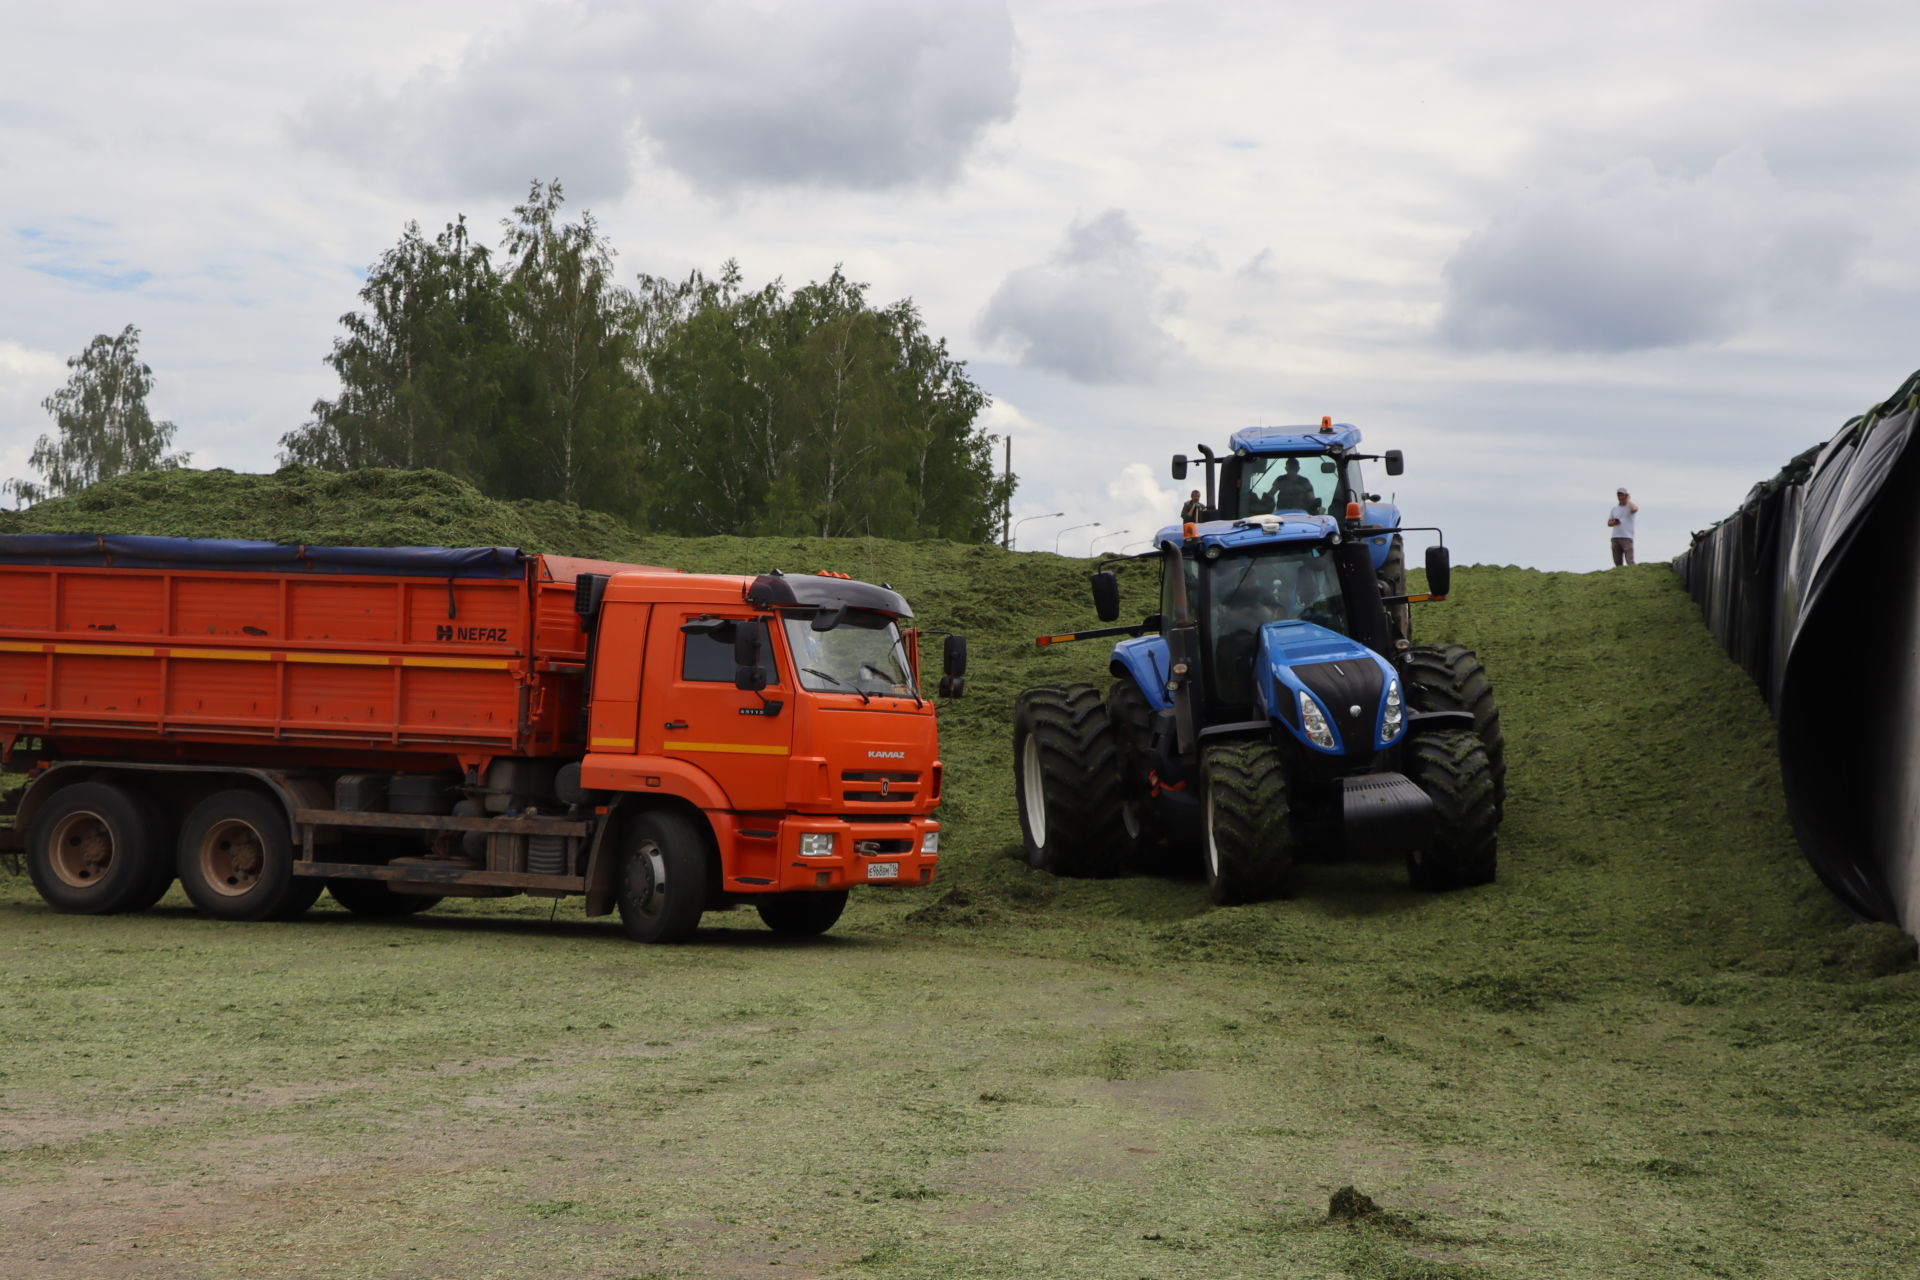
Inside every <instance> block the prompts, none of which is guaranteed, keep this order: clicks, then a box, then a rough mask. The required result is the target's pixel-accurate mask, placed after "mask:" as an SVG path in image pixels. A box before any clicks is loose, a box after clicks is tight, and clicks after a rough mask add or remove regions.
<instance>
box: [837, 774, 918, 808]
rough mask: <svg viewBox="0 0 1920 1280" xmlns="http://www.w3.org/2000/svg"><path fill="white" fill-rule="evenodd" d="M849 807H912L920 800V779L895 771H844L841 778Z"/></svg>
mask: <svg viewBox="0 0 1920 1280" xmlns="http://www.w3.org/2000/svg"><path fill="white" fill-rule="evenodd" d="M840 782H841V784H842V786H844V787H845V788H846V789H845V790H844V791H842V792H841V793H840V795H841V799H843V800H845V801H847V802H848V803H849V804H900V805H906V804H912V803H913V802H914V801H915V800H917V799H918V798H919V794H920V775H919V773H917V772H909V771H906V770H898V769H847V770H845V771H843V772H842V773H841V774H840Z"/></svg>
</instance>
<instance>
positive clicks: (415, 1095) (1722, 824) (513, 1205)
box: [0, 471, 1920, 1280]
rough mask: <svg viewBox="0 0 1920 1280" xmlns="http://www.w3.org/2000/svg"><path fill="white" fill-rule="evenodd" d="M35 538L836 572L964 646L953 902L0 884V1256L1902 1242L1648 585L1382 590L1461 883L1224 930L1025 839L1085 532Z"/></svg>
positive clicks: (885, 897) (692, 1265)
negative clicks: (123, 904)
mask: <svg viewBox="0 0 1920 1280" xmlns="http://www.w3.org/2000/svg"><path fill="white" fill-rule="evenodd" d="M116 492H117V493H118V494H119V496H118V497H117V498H115V499H114V501H112V502H107V501H105V499H106V498H107V497H112V496H113V494H114V493H116ZM294 493H301V494H304V495H305V498H304V500H303V501H302V502H295V501H294V500H293V499H292V498H291V497H290V496H289V495H291V494H294ZM89 502H92V503H93V504H94V505H92V506H91V507H89V506H86V505H85V504H87V503H89ZM276 508H279V509H278V510H276ZM50 531H64V532H137V533H165V534H175V535H188V536H227V537H235V536H240V537H274V538H279V539H281V540H288V541H307V542H315V543H322V542H331V543H342V544H361V545H367V544H376V543H386V544H420V543H448V544H454V545H474V544H504V545H521V546H526V547H528V548H529V549H537V550H549V551H559V552H570V553H574V554H585V555H592V556H597V557H603V558H616V559H631V560H635V561H640V562H645V563H654V564H665V565H672V566H677V567H681V568H686V569H692V570H716V571H727V572H754V571H761V570H765V569H770V568H775V567H779V568H783V569H785V570H787V571H789V572H810V571H812V570H815V569H833V570H836V571H841V572H847V573H851V574H853V575H854V576H856V577H860V578H865V579H868V580H872V581H886V582H890V583H891V584H892V585H893V586H894V587H896V588H897V589H899V590H900V591H901V592H903V593H904V594H905V595H906V596H907V598H908V599H909V600H910V601H912V602H913V604H914V607H915V609H916V612H917V613H918V615H919V621H920V623H921V624H922V625H923V626H925V627H927V628H928V629H929V630H932V631H943V630H953V631H961V632H964V633H966V634H967V635H968V637H969V639H970V642H971V647H972V666H971V669H970V672H969V677H968V694H967V697H966V698H965V699H963V700H962V701H960V702H958V703H954V704H950V705H948V706H946V707H944V708H943V709H942V712H941V726H942V750H943V755H944V758H945V760H946V764H947V771H948V772H947V777H948V786H947V802H946V805H945V807H944V808H943V809H942V812H941V817H942V820H943V823H944V825H945V831H946V834H945V836H944V838H943V846H942V847H943V853H944V855H945V856H944V858H943V866H942V870H941V875H940V880H939V882H938V883H936V884H935V885H934V886H932V887H930V888H927V889H911V890H900V891H892V892H887V891H878V890H872V891H863V892H861V893H858V894H856V895H855V898H854V905H853V906H852V908H850V910H849V912H848V916H847V918H846V919H845V920H844V921H843V922H842V924H841V925H840V926H838V927H837V928H836V930H835V931H834V933H832V934H830V935H828V936H827V937H825V938H822V939H818V940H808V941H804V942H796V941H791V940H784V939H780V938H776V937H775V936H774V935H772V934H769V933H768V932H766V931H765V930H763V929H762V928H761V927H760V926H759V923H758V921H757V919H756V918H755V917H753V916H752V914H751V913H750V912H733V913H717V914H713V915H710V916H708V917H707V921H706V928H705V929H704V930H703V932H702V935H701V937H700V938H699V940H698V941H697V942H695V943H694V944H693V945H690V946H687V947H680V948H659V947H655V948H647V947H637V946H633V945H630V944H627V943H625V942H623V941H622V940H621V939H620V937H619V935H618V932H617V929H616V928H615V927H614V926H613V925H611V924H610V923H608V922H606V921H588V920H585V919H584V918H583V917H582V916H581V915H580V910H579V905H578V902H577V901H569V902H562V903H560V904H558V905H557V906H556V905H555V904H553V903H548V902H539V901H535V900H531V899H506V900H502V901H498V902H481V903H469V904H464V905H462V904H449V905H447V906H446V907H444V908H441V909H436V910H435V911H434V912H433V913H431V914H429V915H427V916H424V917H420V918H417V919H415V920H412V921H407V922H396V923H375V922H367V921H361V920H356V919H353V918H350V917H348V916H347V915H346V914H345V913H344V912H342V911H339V910H338V909H336V908H334V907H333V906H332V905H331V902H330V900H329V899H323V900H322V903H321V905H320V906H319V907H317V908H316V909H315V910H314V911H313V912H311V913H310V914H309V915H308V916H307V917H306V918H304V919H303V920H300V921H297V922H291V923H283V924H261V925H236V924H222V923H216V922H212V921H206V920H202V919H199V918H198V917H196V916H195V915H194V914H193V913H192V911H191V910H190V909H189V908H188V906H187V905H186V903H185V900H184V898H183V897H182V896H181V895H180V894H179V892H178V891H177V890H176V891H175V892H174V893H173V894H172V895H170V896H169V897H168V898H167V899H166V900H165V901H164V902H163V903H162V904H161V905H160V906H159V907H158V908H157V909H156V910H154V911H152V912H149V913H146V914H144V915H140V916H132V917H108V918H87V917H70V916H60V915H56V914H54V913H53V912H51V911H49V910H47V909H46V908H45V907H44V906H43V905H42V904H41V903H40V901H39V899H38V898H37V897H36V896H35V895H34V894H33V893H32V890H31V888H30V886H29V885H28V884H27V882H26V881H25V879H24V878H16V877H8V876H4V875H0V974H4V983H5V995H4V999H3V1000H0V1009H3V1010H4V1024H3V1029H4V1031H5V1032H6V1043H7V1046H8V1047H7V1049H6V1051H5V1052H4V1053H0V1210H4V1212H3V1213H0V1273H4V1274H7V1275H10V1276H11V1275H19V1276H48V1277H54V1276H57V1277H83V1276H101V1277H107V1276H114V1277H118V1276H129V1275H139V1276H165V1277H207V1278H208V1280H216V1278H230V1277H243V1276H244V1277H252V1276H276V1277H277V1276H289V1275H294V1276H302V1277H306V1276H312V1277H343V1278H344V1277H364V1276H400V1277H459V1278H460V1280H478V1278H489V1277H533V1276H541V1277H545V1276H554V1275H565V1276H569V1277H605V1278H607V1280H616V1278H633V1277H649V1278H661V1277H682V1276H686V1277H731V1276H740V1275H755V1276H775V1277H777V1276H833V1277H876V1278H886V1280H895V1278H900V1280H904V1278H907V1277H968V1276H979V1277H988V1276H992V1277H1001V1276H1005V1277H1015V1276H1018V1277H1031V1276H1048V1277H1056V1276H1057V1277H1102V1278H1105V1277H1134V1276H1140V1277H1155V1278H1159V1277H1208V1278H1210V1280H1211V1278H1214V1277H1230V1276H1249V1277H1251V1276H1259V1277H1302V1278H1305V1277H1358V1278H1363V1280H1470V1278H1483V1277H1506V1276H1527V1277H1562V1276H1564V1277H1621V1276H1632V1277H1682V1276H1685V1277H1696V1276H1727V1277H1809V1276H1829V1275H1841V1274H1845V1275H1848V1276H1858V1277H1884V1278H1885V1280H1895V1278H1896V1277H1907V1276H1910V1275H1912V1274H1913V1259H1914V1257H1915V1256H1920V1226H1916V1222H1917V1220H1920V1180H1916V1178H1915V1175H1914V1170H1915V1168H1916V1165H1917V1163H1920V1159H1917V1158H1920V1102H1916V1101H1915V1098H1916V1094H1915V1093H1914V1090H1913V1085H1912V1081H1913V1078H1914V1072H1915V1069H1916V1064H1920V1017H1917V1016H1916V1015H1920V974H1916V972H1915V970H1914V967H1913V959H1912V944H1911V941H1910V940H1909V939H1906V938H1905V936H1904V935H1901V934H1899V933H1898V931H1897V930H1892V929H1889V928H1886V927H1884V926H1849V925H1848V923H1847V921H1846V919H1845V918H1844V916H1843V915H1842V914H1841V912H1840V911H1839V910H1838V908H1837V907H1836V906H1835V905H1834V904H1833V903H1832V901H1831V900H1830V899H1829V898H1828V897H1827V895H1826V894H1825V893H1824V891H1823V890H1821V888H1820V887H1819V885H1818V884H1817V882H1816V881H1815V880H1814V878H1813V876H1812V875H1811V873H1810V872H1809V871H1808V870H1807V868H1806V867H1805V865H1804V863H1803V861H1802V860H1801V858H1800V856H1799V853H1798V851H1797V849H1796V848H1795V846H1794V843H1793V840H1792V836H1791V833H1790V830H1789V828H1788V824H1787V821H1786V816H1785V810H1784V805H1783V802H1782V799H1781V794H1780V788H1779V783H1778V777H1777V769H1776V766H1775V761H1774V744H1773V736H1772V725H1771V722H1770V721H1769V720H1768V718H1767V716H1766V712H1765V709H1764V708H1763V706H1762V705H1761V702H1760V699H1759V697H1758V696H1757V694H1756V692H1755V691H1754V690H1753V688H1752V687H1751V686H1750V685H1749V684H1748V682H1747V681H1746V679H1745V677H1744V676H1742V675H1741V674H1740V673H1739V671H1738V670H1737V669H1735V668H1734V667H1733V665H1732V664H1731V663H1730V662H1729V661H1728V660H1727V659H1726V658H1725V657H1724V655H1723V654H1722V653H1721V652H1720V651H1719V650H1718V649H1717V648H1716V647H1715V646H1714V644H1713V642H1712V641H1711V639H1710V638H1709V637H1708V636H1707V634H1706V632H1705V630H1704V628H1703V627H1702V626H1701V624H1700V621H1699V617H1698V614H1697V612H1696V610H1695V609H1694V607H1693V606H1692V604H1691V603H1690V602H1689V601H1688V600H1687V598H1686V597H1685V595H1684V594H1683V593H1682V592H1681V590H1680V588H1679V586H1678V584H1677V582H1676V581H1675V579H1674V577H1673V575H1672V574H1671V573H1670V572H1669V571H1668V570H1667V569H1665V568H1664V567H1662V566H1657V565H1643V566H1640V567H1638V568H1635V569H1630V570H1617V571H1614V572H1610V573H1599V574H1586V575H1573V574H1549V573H1539V572H1534V571H1531V570H1522V569H1514V568H1501V567H1495V566H1484V565H1482V566H1470V567H1466V568H1462V569H1460V570H1458V571H1457V572H1456V575H1455V589H1454V593H1453V595H1452V597H1451V599H1450V600H1449V601H1448V602H1446V603H1444V604H1439V605H1431V606H1425V607H1420V608H1417V609H1416V611H1415V614H1414V619H1415V623H1414V625H1415V632H1416V638H1417V639H1420V640H1451V641H1458V642H1460V643H1464V644H1468V645H1471V646H1473V647H1474V648H1475V649H1476V650H1478V651H1479V653H1480V654H1481V656H1482V657H1483V658H1484V659H1485V661H1486V664H1487V666H1488V668H1489V670H1490V671H1491V673H1492V675H1493V679H1494V682H1495V687H1496V689H1497V691H1498V694H1499V698H1500V704H1501V707H1502V710H1503V715H1504V718H1505V725H1506V730H1507V735H1508V742H1509V752H1508V754H1509V760H1510V762H1511V770H1512V772H1511V776H1510V794H1509V802H1508V813H1507V822H1506V826H1505V828H1504V830H1503V832H1502V838H1501V874H1500V879H1499V881H1498V883H1496V884H1494V885H1491V886H1487V887H1484V888H1479V889H1474V890H1469V891H1465V892H1460V893H1453V894H1444V895H1429V894H1420V893H1415V892H1413V891H1411V890H1410V889H1408V888H1407V887H1406V885H1405V875H1404V871H1403V870H1402V869H1401V868H1399V867H1397V866H1388V865H1379V866H1375V865H1333V866H1327V865H1317V866H1310V867H1307V868H1306V869H1305V871H1304V873H1303V875H1302V876H1301V878H1300V882H1299V885H1298V889H1297V891H1296V893H1295V894H1294V896H1293V897H1291V898H1290V899H1288V900H1286V901H1281V902H1269V903H1262V904H1259V905H1255V906H1248V907H1239V908H1232V909H1224V910H1223V909H1216V908H1212V907H1210V906H1209V905H1208V904H1207V902H1206V895H1205V892H1204V890H1203V888H1202V886H1201V885H1200V883H1199V881H1198V880H1197V879H1196V878H1193V877H1191V876H1188V877H1178V876H1176V877H1171V878H1156V877H1132V878H1123V879H1115V880H1100V881H1064V880H1055V879H1053V878H1051V877H1047V876H1044V875H1041V874H1039V873H1035V872H1032V871H1029V870H1027V869H1026V868H1025V867H1024V865H1023V864H1022V863H1021V862H1020V861H1019V860H1018V857H1017V855H1018V849H1019V830H1018V825H1017V822H1016V818H1015V813H1014V805H1013V789H1012V764H1011V752H1010V745H1009V734H1008V722H1009V717H1010V713H1011V708H1012V703H1013V699H1014V696H1015V695H1016V693H1017V692H1018V691H1019V690H1020V689H1022V688H1024V687H1027V686H1029V685H1031V684H1036V683H1042V682H1046V681H1052V680H1061V679H1086V680H1093V681H1095V682H1098V683H1104V682H1105V679H1106V654H1107V651H1108V646H1107V645H1106V644H1104V643H1097V642H1090V643H1084V644H1077V645H1069V646H1064V647H1060V648H1055V649H1050V650H1043V649H1038V648H1036V647H1035V646H1034V644H1033V636H1034V635H1036V634H1039V633H1041V632H1052V631H1059V630H1064V629H1070V628H1076V627H1089V626H1093V625H1096V623H1095V620H1094V618H1093V616H1092V608H1091V603H1090V600H1089V597H1088V594H1087V590H1086V572H1087V570H1088V569H1089V567H1090V565H1089V563H1088V562H1081V561H1068V560H1063V559H1060V558H1057V557H1054V556H1050V555H1044V554H1036V555H1009V554H1006V553H1003V552H1000V551H998V550H996V549H993V548H988V547H971V546H959V545H955V544H950V543H889V542H882V541H877V540H840V541H830V542H829V541H820V540H794V539H735V538H706V539H672V538H662V537H650V536H638V535H634V534H632V533H631V532H629V531H627V530H625V529H623V528H622V527H621V526H619V525H618V524H616V523H615V522H613V521H610V520H607V519H605V518H604V517H598V516H591V515H584V514H582V513H577V512H572V511H570V510H567V509H565V508H554V507H552V505H551V504H545V505H543V506H541V507H537V508H536V507H531V506H528V505H515V504H501V503H491V502H489V501H488V500H486V499H485V498H483V497H481V496H480V495H478V494H475V493H473V491H472V490H470V489H468V488H466V486H464V485H461V484H460V483H459V482H458V481H454V480H451V479H449V478H447V477H444V476H436V475H434V474H432V473H398V472H386V473H358V474H355V475H348V476H332V475H328V474H326V473H320V472H311V471H288V472H282V473H280V474H279V475H276V476H267V477H255V476H234V475H230V474H228V473H223V472H211V473H176V474H172V475H165V476H136V477H127V478H123V479H122V480H118V481H114V482H111V483H110V484H109V485H103V486H100V487H99V488H98V489H96V490H94V491H90V493H89V494H84V495H81V496H79V497H77V498H73V499H66V500H62V501H61V502H55V503H47V504H43V505H42V506H41V507H39V508H35V509H33V510H31V511H27V512H24V513H18V514H13V513H5V515H4V516H3V517H0V532H50ZM1123 578H1124V581H1125V587H1126V593H1127V608H1128V609H1129V610H1130V611H1131V612H1133V613H1139V614H1144V613H1146V612H1147V611H1149V609H1150V608H1151V607H1152V606H1151V603H1150V601H1151V599H1152V596H1153V594H1154V581H1153V579H1152V577H1151V576H1150V570H1149V569H1148V568H1147V567H1145V566H1138V567H1129V568H1128V569H1126V570H1124V571H1123Z"/></svg>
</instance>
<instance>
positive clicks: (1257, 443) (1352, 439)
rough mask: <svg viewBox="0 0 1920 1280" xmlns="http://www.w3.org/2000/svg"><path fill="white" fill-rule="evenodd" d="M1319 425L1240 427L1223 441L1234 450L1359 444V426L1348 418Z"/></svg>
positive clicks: (1294, 450)
mask: <svg viewBox="0 0 1920 1280" xmlns="http://www.w3.org/2000/svg"><path fill="white" fill-rule="evenodd" d="M1330 425H1331V426H1332V428H1333V429H1332V430H1330V431H1329V430H1325V429H1323V428H1321V427H1242V428H1240V429H1239V430H1238V431H1236V432H1234V433H1233V438H1232V439H1231V440H1229V441H1228V442H1227V444H1228V447H1229V448H1231V449H1232V450H1233V451H1234V452H1235V453H1239V452H1241V451H1242V450H1245V451H1246V452H1247V453H1325V452H1326V451H1327V450H1328V449H1330V448H1339V449H1353V448H1356V447H1358V445H1359V444H1360V428H1358V427H1356V426H1354V425H1353V424H1352V423H1351V422H1335V423H1332V424H1330Z"/></svg>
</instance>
